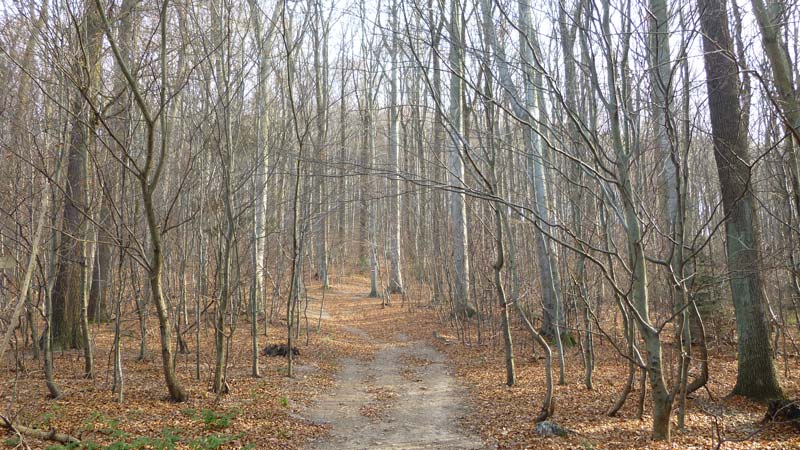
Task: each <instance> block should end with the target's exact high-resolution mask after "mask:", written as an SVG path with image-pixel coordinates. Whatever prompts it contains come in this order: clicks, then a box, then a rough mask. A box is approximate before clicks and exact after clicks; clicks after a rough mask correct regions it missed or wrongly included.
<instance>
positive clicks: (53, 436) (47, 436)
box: [0, 415, 80, 444]
mask: <svg viewBox="0 0 800 450" xmlns="http://www.w3.org/2000/svg"><path fill="white" fill-rule="evenodd" d="M0 420H2V422H3V423H2V424H3V426H4V427H5V428H7V429H8V430H10V431H12V432H14V433H17V434H19V435H23V436H28V437H32V438H36V439H41V440H43V441H50V442H58V443H60V444H72V443H74V442H75V443H77V442H80V441H79V440H78V439H77V438H75V437H74V436H70V435H69V434H64V433H58V432H56V430H54V429H51V430H49V431H45V430H40V429H38V428H31V427H26V426H25V425H20V424H18V423H13V422H12V421H11V420H10V419H9V418H7V417H6V416H3V415H0Z"/></svg>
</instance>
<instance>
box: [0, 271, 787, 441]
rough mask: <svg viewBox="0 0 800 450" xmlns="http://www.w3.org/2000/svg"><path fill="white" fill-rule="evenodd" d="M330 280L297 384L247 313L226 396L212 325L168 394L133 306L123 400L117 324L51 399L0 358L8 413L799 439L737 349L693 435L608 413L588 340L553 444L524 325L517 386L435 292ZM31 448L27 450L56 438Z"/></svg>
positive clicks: (171, 432)
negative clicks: (736, 388) (117, 374)
mask: <svg viewBox="0 0 800 450" xmlns="http://www.w3.org/2000/svg"><path fill="white" fill-rule="evenodd" d="M332 281H333V287H332V288H331V289H328V290H326V291H325V292H324V299H323V291H322V290H321V289H320V288H319V287H316V286H315V287H312V288H310V289H309V298H310V299H311V302H310V304H311V306H310V307H309V308H308V309H307V310H306V311H304V314H303V320H302V324H301V325H302V327H303V328H302V333H301V336H300V339H299V342H298V344H299V345H298V346H299V349H300V352H301V354H300V356H299V357H298V358H297V359H296V365H295V376H294V377H293V378H287V377H286V376H285V374H286V360H285V358H280V357H278V358H268V357H263V356H262V357H261V374H262V377H261V378H254V377H252V376H251V375H250V372H251V368H250V355H251V351H250V348H251V344H250V337H249V324H247V323H245V322H244V321H242V322H241V323H240V324H239V325H238V329H237V330H235V333H234V339H233V341H232V343H231V351H230V355H231V356H230V361H229V369H228V380H229V383H230V385H231V392H230V393H229V394H227V395H225V396H221V397H218V396H216V395H214V394H213V393H211V392H210V390H209V388H210V385H211V379H212V376H213V362H214V355H213V350H212V349H213V332H212V328H211V327H210V326H205V325H204V329H203V332H202V333H201V344H200V348H201V349H202V352H201V357H200V365H201V370H200V375H201V376H200V379H199V380H198V379H195V364H196V356H195V354H194V353H189V354H185V355H179V356H178V358H177V361H178V371H179V376H180V379H181V381H182V382H183V384H184V386H185V388H186V389H187V391H188V393H189V400H188V401H187V402H185V403H182V404H174V403H169V402H168V401H166V389H165V387H164V383H163V378H162V373H161V370H160V368H161V364H160V359H159V355H158V354H157V349H158V330H157V326H156V324H155V320H154V319H151V322H152V323H151V324H150V325H151V332H149V333H148V339H149V349H150V355H149V357H148V358H146V359H145V360H143V361H138V360H136V355H137V353H138V343H139V333H138V322H137V320H136V319H135V315H129V316H126V317H127V318H128V319H129V320H126V321H125V323H124V328H125V332H124V333H123V348H124V355H125V357H124V364H123V366H124V369H125V399H124V401H123V402H122V403H117V402H116V401H115V399H116V396H115V395H114V394H112V393H111V392H110V386H111V365H110V363H111V357H110V356H111V342H112V339H113V332H112V327H111V326H109V325H94V326H93V334H94V342H95V344H94V345H95V358H96V369H95V374H96V376H95V378H94V379H92V380H87V379H84V378H83V377H82V367H83V361H82V356H81V355H82V353H81V352H78V351H67V352H57V353H56V354H55V366H56V381H57V382H58V384H59V385H60V386H61V388H62V389H63V391H64V395H63V396H62V397H61V398H60V399H58V400H50V399H47V398H46V388H45V386H44V375H43V373H42V370H41V363H40V361H37V360H33V359H32V357H31V355H29V354H25V355H22V354H20V355H17V356H18V357H17V358H16V360H15V359H14V357H13V355H12V357H7V358H6V361H3V362H2V364H0V380H1V381H0V383H2V384H1V385H0V414H3V415H5V416H8V417H11V418H12V419H14V420H15V421H17V422H18V423H21V424H25V425H29V426H34V427H38V428H41V429H45V430H49V429H54V430H57V431H59V432H63V433H69V434H72V435H73V436H76V437H79V438H80V439H81V440H82V442H83V443H84V446H83V447H84V448H103V447H110V446H113V445H116V446H115V447H110V448H117V449H124V448H196V449H208V448H243V447H249V448H265V449H279V448H294V449H305V448H312V449H323V450H325V449H345V448H388V449H398V448H402V449H412V448H465V449H468V448H501V449H506V448H509V449H510V448H513V449H523V448H530V449H535V448H546V449H554V448H614V449H617V448H619V449H622V448H631V449H633V448H654V449H666V448H713V447H714V446H715V445H716V444H717V443H718V441H719V438H720V437H722V438H723V439H725V440H726V442H725V443H724V445H723V446H722V448H725V449H732V448H741V449H743V448H748V449H750V448H800V431H798V430H797V429H795V428H792V427H791V426H788V425H766V426H765V425H764V424H762V423H761V419H762V418H763V415H764V410H765V408H764V406H763V405H759V404H757V403H753V402H750V401H747V400H744V399H741V398H731V399H726V398H724V396H725V395H726V394H727V393H728V392H729V391H730V389H731V388H732V386H733V383H734V381H735V373H736V372H735V371H736V358H735V348H734V347H732V346H724V345H718V346H715V347H712V349H711V355H710V361H711V367H710V371H711V375H712V378H711V380H710V382H709V385H708V390H707V391H701V392H698V393H696V395H695V396H694V398H693V399H691V400H690V401H689V407H688V413H687V417H686V428H685V429H684V430H675V432H674V433H673V440H672V442H671V443H653V442H652V441H651V440H650V439H649V435H650V421H649V417H648V415H647V413H646V412H647V411H648V410H649V402H648V403H647V404H646V405H645V416H644V417H643V418H642V419H641V420H639V419H637V418H636V403H637V401H636V399H637V398H638V395H639V391H638V390H635V391H634V392H632V393H631V395H630V398H629V399H628V401H627V403H626V405H625V406H624V407H623V409H622V410H621V411H620V413H619V414H618V415H617V416H616V417H608V416H607V415H606V414H605V411H606V410H607V408H608V407H609V406H610V405H611V404H612V403H613V401H614V400H615V398H616V396H617V394H618V391H619V389H620V388H621V387H622V385H623V383H624V381H625V378H626V375H627V372H626V370H627V367H626V366H627V365H626V363H625V362H624V361H623V360H622V359H621V358H619V357H618V356H617V355H616V354H615V352H614V350H613V348H612V347H611V346H610V345H609V344H607V343H605V342H602V341H601V340H600V339H598V340H596V348H595V352H596V369H595V375H594V380H595V388H594V390H592V391H589V390H587V389H586V388H585V387H584V385H583V375H582V374H583V368H582V363H581V354H580V350H579V349H577V348H570V349H567V352H566V373H567V380H566V381H567V383H566V384H565V385H563V386H556V389H555V401H556V409H555V415H554V418H553V420H555V421H556V422H558V423H559V424H560V425H562V426H564V427H567V428H569V429H571V430H574V431H575V433H574V434H570V435H568V436H566V437H547V438H545V437H540V436H538V435H537V434H536V433H535V431H534V427H533V425H534V424H533V421H534V418H535V416H536V414H537V412H538V411H539V407H540V402H541V399H542V396H543V394H544V364H543V361H542V360H541V359H539V358H538V357H536V356H534V355H533V353H532V348H531V343H530V338H529V337H527V336H526V335H525V334H524V330H522V329H519V330H515V334H514V336H515V338H516V341H515V346H516V363H517V371H518V372H517V373H518V380H519V382H518V384H517V385H516V386H514V387H507V386H506V385H505V384H504V380H505V374H504V371H505V370H504V364H503V347H502V336H501V335H500V334H493V333H490V332H486V331H484V336H483V337H482V342H484V343H482V344H480V345H478V344H476V343H475V342H476V339H475V336H471V337H470V339H468V341H471V342H472V344H470V345H464V344H462V343H461V341H460V340H459V339H458V338H457V337H456V335H455V331H454V330H453V328H452V327H451V326H450V325H449V324H448V323H446V322H447V320H444V321H443V320H442V317H440V315H439V314H438V312H437V310H436V309H433V308H429V307H422V306H419V304H418V303H417V302H416V300H415V301H414V302H412V301H411V300H413V299H414V298H415V297H422V296H423V292H422V290H419V292H417V293H416V294H417V295H414V292H413V289H412V293H410V294H409V295H408V296H407V297H406V298H400V297H396V298H394V299H393V303H392V305H390V306H387V307H382V305H381V300H380V299H370V298H366V296H365V292H367V290H368V289H367V288H368V280H367V279H365V278H362V277H346V278H344V279H333V280H332ZM320 303H322V304H323V312H322V314H320V310H319V304H320ZM320 318H321V320H320ZM318 320H320V322H321V323H320V325H321V326H320V328H319V330H317V323H318ZM260 326H261V325H260ZM285 333H286V331H285V323H282V322H281V321H276V323H275V324H274V325H271V326H269V328H268V336H267V337H266V338H265V337H264V336H260V345H261V347H263V346H264V345H265V344H267V343H280V342H283V336H285ZM190 334H191V336H190V337H191V339H189V346H190V351H192V352H193V351H194V349H195V343H194V337H193V336H194V334H193V333H190ZM666 355H669V349H667V352H666ZM797 362H798V360H797V359H796V358H794V359H791V360H789V361H788V362H785V361H783V360H781V361H779V366H780V368H781V369H783V368H784V367H787V368H789V369H790V370H788V373H789V374H790V375H793V378H787V377H784V378H783V380H782V382H783V386H784V388H785V390H786V392H787V394H788V395H789V396H791V397H793V398H797V397H798V396H799V395H800V379H798V375H797V374H796V369H797V367H798V363H797ZM554 369H556V375H557V367H555V368H554ZM781 372H783V370H781ZM24 441H25V442H24V443H25V444H27V445H28V446H30V448H46V447H47V446H48V445H50V444H49V443H44V442H41V441H37V440H32V439H29V438H26V439H25V440H24ZM0 444H2V445H4V446H5V447H7V448H13V447H15V446H17V445H18V442H17V439H16V438H15V436H14V435H13V434H10V433H8V434H6V439H5V440H4V442H0ZM92 445H95V446H94V447H93V446H92ZM21 448H24V447H21ZM56 448H57V447H56Z"/></svg>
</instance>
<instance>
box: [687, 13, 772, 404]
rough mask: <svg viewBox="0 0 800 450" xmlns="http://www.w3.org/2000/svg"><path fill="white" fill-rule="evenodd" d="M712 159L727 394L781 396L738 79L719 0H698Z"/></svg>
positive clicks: (762, 396)
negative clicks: (729, 356) (721, 249)
mask: <svg viewBox="0 0 800 450" xmlns="http://www.w3.org/2000/svg"><path fill="white" fill-rule="evenodd" d="M698 8H699V11H700V14H701V15H700V23H701V26H702V31H703V49H704V51H705V68H706V86H707V88H708V106H709V112H710V117H711V130H712V134H713V140H714V160H715V161H716V165H717V173H718V175H719V183H720V190H721V192H722V206H723V209H724V212H725V215H726V220H725V236H726V249H727V254H728V270H729V272H730V283H731V293H732V297H733V306H734V308H735V310H736V332H737V334H738V338H739V340H738V354H739V358H738V369H739V370H738V374H737V379H736V386H734V388H733V394H740V395H744V396H746V397H750V398H752V399H756V400H766V399H770V398H775V397H782V395H783V393H782V391H781V386H780V383H779V382H778V376H777V373H776V371H775V365H774V361H773V359H772V349H771V343H770V339H769V335H770V332H769V325H768V323H767V317H766V312H765V300H764V297H763V292H764V290H763V280H762V275H761V272H760V261H761V239H760V235H759V229H758V216H757V215H756V209H755V202H754V196H753V190H752V185H751V183H750V179H751V175H752V167H751V165H750V157H749V154H748V147H747V129H746V127H745V126H744V125H743V120H742V109H741V105H740V103H739V78H738V67H737V64H736V58H735V56H734V53H733V44H732V41H731V36H730V32H729V27H728V16H727V9H726V1H725V0H698Z"/></svg>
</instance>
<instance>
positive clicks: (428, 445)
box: [305, 327, 484, 450]
mask: <svg viewBox="0 0 800 450" xmlns="http://www.w3.org/2000/svg"><path fill="white" fill-rule="evenodd" d="M350 331H352V332H354V333H359V334H362V333H364V332H363V331H362V330H360V329H357V328H353V327H350ZM464 395H465V390H464V389H463V388H462V387H461V386H459V385H458V384H457V382H456V380H455V379H454V378H453V377H452V376H451V375H450V374H449V373H448V372H447V370H446V367H445V358H444V356H443V355H442V354H441V353H439V352H438V351H437V350H436V349H435V348H433V347H431V346H430V345H428V344H426V343H423V342H410V341H409V340H408V338H406V337H405V336H403V335H396V336H395V339H394V340H393V342H389V343H386V344H382V345H380V346H379V349H378V351H377V353H376V354H375V356H374V358H373V359H372V360H371V361H359V360H356V359H346V360H344V361H342V369H341V371H340V372H339V374H337V377H336V388H335V389H334V390H333V391H332V392H329V393H328V394H325V395H323V396H322V397H321V398H320V399H319V400H318V401H317V402H316V403H315V404H314V406H313V407H311V408H310V409H309V410H308V411H306V414H305V415H306V416H307V417H309V418H310V419H312V420H314V421H315V422H318V423H324V424H329V425H330V427H331V433H330V435H328V436H326V437H325V438H323V439H321V440H320V441H317V442H312V443H311V444H310V448H313V449H318V450H327V449H479V448H484V446H483V444H482V443H481V440H480V438H479V437H477V436H476V435H472V434H469V433H467V432H465V431H464V430H462V429H460V428H459V426H458V422H459V418H460V417H462V416H464V415H465V414H466V408H465V406H464V405H463V402H462V399H463V398H464Z"/></svg>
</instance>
